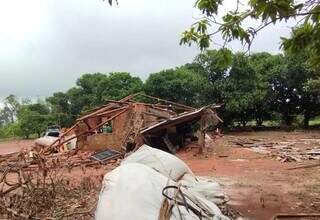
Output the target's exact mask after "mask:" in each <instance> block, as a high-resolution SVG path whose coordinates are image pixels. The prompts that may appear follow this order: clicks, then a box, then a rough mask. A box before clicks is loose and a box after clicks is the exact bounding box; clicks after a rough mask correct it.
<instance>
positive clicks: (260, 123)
mask: <svg viewBox="0 0 320 220" xmlns="http://www.w3.org/2000/svg"><path fill="white" fill-rule="evenodd" d="M256 123H257V125H258V127H261V126H262V123H263V120H262V119H261V118H257V119H256Z"/></svg>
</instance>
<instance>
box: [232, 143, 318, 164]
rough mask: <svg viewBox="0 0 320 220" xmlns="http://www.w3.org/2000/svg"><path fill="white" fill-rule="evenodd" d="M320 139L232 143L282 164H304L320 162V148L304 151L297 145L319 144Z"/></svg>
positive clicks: (309, 148)
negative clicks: (307, 161)
mask: <svg viewBox="0 0 320 220" xmlns="http://www.w3.org/2000/svg"><path fill="white" fill-rule="evenodd" d="M319 141H320V139H300V140H294V141H279V142H271V141H266V140H263V139H243V138H242V139H240V138H236V139H235V140H232V141H230V142H231V143H232V144H234V145H236V146H240V147H244V148H248V149H250V150H252V151H254V152H256V153H261V154H267V155H270V156H272V157H275V158H276V159H277V160H279V161H281V162H302V161H304V160H320V147H319V146H313V147H308V148H305V149H302V148H300V147H297V145H298V146H299V145H306V144H309V145H310V144H312V143H315V144H318V143H319Z"/></svg>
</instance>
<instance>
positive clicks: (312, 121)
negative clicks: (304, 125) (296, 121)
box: [309, 116, 320, 126]
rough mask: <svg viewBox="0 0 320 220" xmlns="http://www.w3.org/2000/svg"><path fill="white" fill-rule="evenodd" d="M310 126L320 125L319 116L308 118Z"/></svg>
mask: <svg viewBox="0 0 320 220" xmlns="http://www.w3.org/2000/svg"><path fill="white" fill-rule="evenodd" d="M309 125H310V126H315V125H320V116H317V117H315V118H313V119H311V120H310V122H309Z"/></svg>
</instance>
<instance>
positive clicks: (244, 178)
mask: <svg viewBox="0 0 320 220" xmlns="http://www.w3.org/2000/svg"><path fill="white" fill-rule="evenodd" d="M235 138H255V139H261V138H262V139H264V140H267V141H292V140H298V139H302V138H304V139H306V138H313V139H314V138H316V139H320V132H315V131H313V132H290V133H288V132H246V133H244V132H243V133H232V134H228V135H225V136H224V137H221V138H217V139H216V140H215V141H214V143H213V144H212V146H211V147H210V149H211V152H209V153H208V154H207V155H204V156H201V157H199V156H196V152H195V150H191V151H185V150H183V151H181V152H179V153H178V156H179V157H180V158H181V159H183V160H184V161H185V162H186V163H187V164H188V165H189V166H190V167H191V169H192V170H193V171H194V173H195V174H196V175H199V176H210V177H213V178H216V180H217V181H218V182H220V183H221V185H222V187H223V189H224V190H225V192H226V194H227V195H228V196H229V198H230V201H229V204H230V205H231V206H232V207H233V208H235V209H236V210H238V211H240V212H241V213H242V214H243V215H244V216H245V217H248V218H249V219H259V220H260V219H261V220H264V219H270V218H271V217H272V216H274V215H275V214H276V213H279V212H281V213H301V212H303V213H311V212H313V213H314V212H320V175H319V174H320V166H318V167H313V168H307V169H296V170H288V168H290V167H295V166H297V165H302V164H311V163H315V162H314V161H303V162H301V163H297V162H287V163H283V162H280V161H277V160H276V159H275V158H272V157H270V156H269V155H265V154H259V153H255V152H252V151H251V150H249V149H247V148H239V147H236V146H235V145H234V144H232V143H231V142H230V140H234V139H235ZM32 143H33V141H32V140H18V141H11V142H0V154H7V153H11V152H13V151H19V150H20V149H22V148H25V147H29V146H31V145H32ZM319 145H320V143H319ZM319 145H318V146H319ZM295 147H301V148H303V149H304V148H306V147H308V146H306V145H303V146H302V145H301V146H300V145H298V146H295ZM309 147H312V146H309ZM110 169H112V167H105V168H103V169H96V170H95V169H94V168H92V169H88V170H87V171H86V173H85V174H84V173H83V171H81V169H80V170H79V169H78V171H74V172H72V173H71V174H70V175H72V176H73V178H78V177H79V176H87V175H88V173H91V174H92V175H93V176H94V177H95V178H96V179H97V180H98V179H99V180H101V179H102V176H103V174H104V173H106V172H108V171H109V170H110ZM90 176H91V175H90Z"/></svg>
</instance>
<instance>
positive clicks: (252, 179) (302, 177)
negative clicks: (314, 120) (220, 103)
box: [179, 132, 320, 220]
mask: <svg viewBox="0 0 320 220" xmlns="http://www.w3.org/2000/svg"><path fill="white" fill-rule="evenodd" d="M234 135H235V134H232V136H231V135H226V136H224V137H223V138H219V139H217V140H216V141H215V143H214V144H213V147H212V148H213V151H212V152H210V153H208V155H206V156H202V157H201V158H199V157H198V156H195V152H193V151H189V152H186V151H185V152H179V157H180V158H181V159H183V160H184V161H185V162H186V163H187V164H188V165H189V166H190V167H191V169H192V170H193V171H194V173H195V174H197V175H201V176H211V177H214V178H216V179H217V181H218V182H220V183H221V184H222V186H223V188H224V190H225V192H226V193H227V195H228V196H229V197H230V201H229V204H230V205H231V206H232V207H233V208H235V209H236V210H238V211H240V212H241V213H242V214H243V215H244V216H245V217H248V218H249V219H262V220H263V219H270V218H271V217H272V216H274V215H275V214H276V213H280V212H281V213H301V212H304V213H308V212H320V176H319V173H320V172H319V171H320V168H319V167H314V168H307V169H296V170H288V168H289V167H295V166H297V165H301V163H297V162H288V163H282V162H280V161H277V160H275V159H274V158H270V157H269V156H267V155H263V154H258V153H255V152H252V151H251V150H249V149H246V148H238V147H236V146H234V144H230V142H229V141H228V140H229V139H230V138H231V137H233V138H234ZM236 135H237V137H238V136H239V137H240V138H261V137H263V138H265V139H269V140H274V141H279V140H280V139H281V140H282V141H285V140H295V139H299V138H320V132H308V133H305V132H292V133H286V132H256V133H255V132H250V133H238V134H236ZM312 162H313V161H311V162H310V161H305V162H303V163H302V164H310V163H312ZM313 163H314V162H313Z"/></svg>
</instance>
